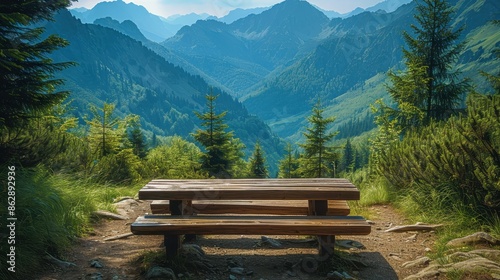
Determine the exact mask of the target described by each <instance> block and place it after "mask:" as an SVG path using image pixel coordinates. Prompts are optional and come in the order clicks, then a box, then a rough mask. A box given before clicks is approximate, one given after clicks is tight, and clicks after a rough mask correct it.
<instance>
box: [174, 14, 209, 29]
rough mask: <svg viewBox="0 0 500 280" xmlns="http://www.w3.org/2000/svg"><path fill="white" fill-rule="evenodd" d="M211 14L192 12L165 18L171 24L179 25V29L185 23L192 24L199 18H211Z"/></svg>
mask: <svg viewBox="0 0 500 280" xmlns="http://www.w3.org/2000/svg"><path fill="white" fill-rule="evenodd" d="M210 17H211V15H209V14H195V13H190V14H187V15H173V16H169V17H168V18H166V19H165V21H166V22H168V23H169V24H171V25H174V26H178V27H179V28H178V29H181V27H183V26H184V25H191V24H193V23H195V22H197V21H198V20H204V19H207V18H210Z"/></svg>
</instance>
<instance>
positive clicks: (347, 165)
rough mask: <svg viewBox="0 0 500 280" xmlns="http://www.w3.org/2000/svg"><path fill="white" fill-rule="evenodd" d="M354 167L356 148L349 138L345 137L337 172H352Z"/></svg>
mask: <svg viewBox="0 0 500 280" xmlns="http://www.w3.org/2000/svg"><path fill="white" fill-rule="evenodd" d="M355 168H356V150H355V149H354V148H353V146H352V144H351V139H347V141H346V143H345V145H344V150H343V154H342V158H341V161H340V166H339V172H341V171H345V172H352V171H354V169H355Z"/></svg>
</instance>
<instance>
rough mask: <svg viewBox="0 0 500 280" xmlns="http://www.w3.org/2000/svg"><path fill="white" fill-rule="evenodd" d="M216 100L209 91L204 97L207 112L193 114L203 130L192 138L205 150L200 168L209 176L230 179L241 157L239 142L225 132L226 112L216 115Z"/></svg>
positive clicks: (216, 96) (198, 131)
mask: <svg viewBox="0 0 500 280" xmlns="http://www.w3.org/2000/svg"><path fill="white" fill-rule="evenodd" d="M217 98H218V95H214V94H213V91H212V90H210V93H209V94H208V95H206V99H207V109H208V111H207V112H205V113H203V114H202V113H199V112H195V114H196V116H197V117H198V118H199V119H200V120H201V125H202V126H203V127H204V128H205V129H204V130H201V129H198V130H197V131H196V133H194V134H193V137H194V138H195V139H196V141H198V142H199V143H200V144H201V145H203V147H204V148H205V152H204V153H203V155H202V157H201V161H202V168H203V169H204V170H205V171H207V172H208V173H209V175H210V176H213V177H216V178H231V177H233V175H234V174H233V172H232V167H233V166H234V164H235V163H236V161H237V159H238V158H239V157H240V155H241V152H240V151H241V150H240V148H241V145H240V142H239V141H235V140H234V139H233V133H232V132H226V129H227V128H228V125H227V124H226V123H225V122H224V116H225V115H226V114H227V112H226V111H225V112H222V113H220V114H217V113H216V110H215V100H217Z"/></svg>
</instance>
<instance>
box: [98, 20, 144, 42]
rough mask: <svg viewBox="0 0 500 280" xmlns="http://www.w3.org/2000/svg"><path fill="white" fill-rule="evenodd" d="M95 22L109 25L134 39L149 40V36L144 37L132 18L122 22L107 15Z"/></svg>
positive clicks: (105, 25)
mask: <svg viewBox="0 0 500 280" xmlns="http://www.w3.org/2000/svg"><path fill="white" fill-rule="evenodd" d="M94 24H97V25H101V26H104V27H109V28H111V29H114V30H116V31H119V32H121V33H123V34H125V35H127V36H129V37H131V38H133V39H136V40H137V41H141V42H143V41H146V40H147V38H146V37H144V35H143V34H142V33H141V31H140V30H139V28H138V27H137V25H135V23H134V22H132V21H131V20H124V21H123V22H122V23H120V22H119V21H117V20H114V19H112V18H110V17H106V18H100V19H96V20H95V21H94Z"/></svg>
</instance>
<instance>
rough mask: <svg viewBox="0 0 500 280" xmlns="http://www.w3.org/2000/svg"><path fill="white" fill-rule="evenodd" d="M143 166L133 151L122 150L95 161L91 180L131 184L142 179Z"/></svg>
mask: <svg viewBox="0 0 500 280" xmlns="http://www.w3.org/2000/svg"><path fill="white" fill-rule="evenodd" d="M142 173H143V166H142V162H141V160H140V158H139V157H138V156H137V155H135V154H134V152H133V150H132V149H122V150H120V151H118V152H117V153H114V154H108V155H106V156H103V157H101V158H99V159H97V160H95V161H94V165H93V166H92V170H91V174H90V175H91V178H93V179H94V180H95V181H96V182H110V183H116V184H129V183H133V182H137V181H139V180H140V179H142V176H141V174H142Z"/></svg>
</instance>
